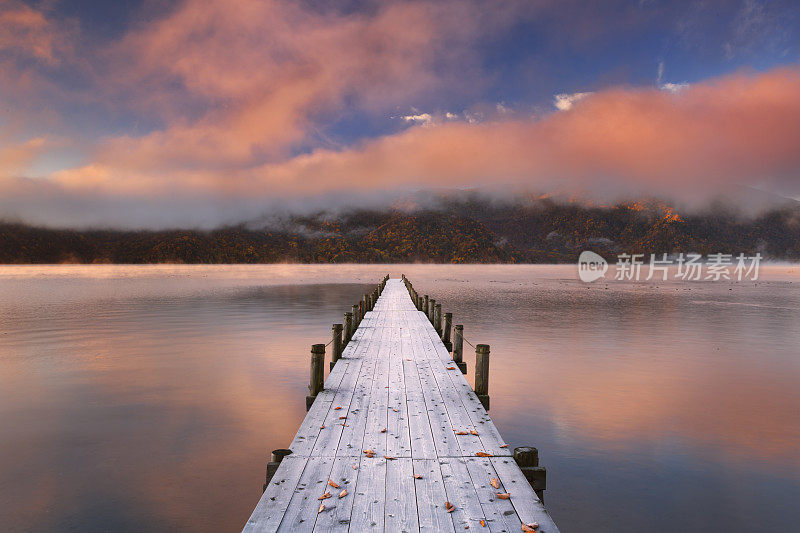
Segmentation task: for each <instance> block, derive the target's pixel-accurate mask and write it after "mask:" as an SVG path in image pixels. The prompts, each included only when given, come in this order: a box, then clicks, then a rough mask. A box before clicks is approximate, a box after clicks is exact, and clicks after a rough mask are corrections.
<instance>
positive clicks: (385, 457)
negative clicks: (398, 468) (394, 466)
mask: <svg viewBox="0 0 800 533" xmlns="http://www.w3.org/2000/svg"><path fill="white" fill-rule="evenodd" d="M383 458H384V459H388V460H389V461H394V460H395V459H397V457H392V456H391V455H384V456H383Z"/></svg>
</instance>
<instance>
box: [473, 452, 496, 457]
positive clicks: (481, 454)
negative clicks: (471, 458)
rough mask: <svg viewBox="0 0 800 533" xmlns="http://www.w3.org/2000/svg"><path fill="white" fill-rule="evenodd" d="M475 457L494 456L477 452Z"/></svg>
mask: <svg viewBox="0 0 800 533" xmlns="http://www.w3.org/2000/svg"><path fill="white" fill-rule="evenodd" d="M475 455H477V456H478V457H491V456H492V454H490V453H486V452H476V453H475Z"/></svg>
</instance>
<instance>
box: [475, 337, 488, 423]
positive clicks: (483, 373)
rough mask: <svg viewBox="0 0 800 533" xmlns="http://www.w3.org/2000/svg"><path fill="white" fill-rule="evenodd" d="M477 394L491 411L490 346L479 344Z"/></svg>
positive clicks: (476, 377)
mask: <svg viewBox="0 0 800 533" xmlns="http://www.w3.org/2000/svg"><path fill="white" fill-rule="evenodd" d="M475 394H477V395H478V399H479V400H480V401H481V403H482V404H483V408H484V409H486V410H487V411H488V410H489V345H488V344H479V345H477V346H476V347H475Z"/></svg>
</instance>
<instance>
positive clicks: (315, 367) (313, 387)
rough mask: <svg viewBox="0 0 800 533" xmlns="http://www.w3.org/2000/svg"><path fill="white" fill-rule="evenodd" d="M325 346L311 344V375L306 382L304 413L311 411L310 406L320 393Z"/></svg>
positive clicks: (323, 373) (323, 374)
mask: <svg viewBox="0 0 800 533" xmlns="http://www.w3.org/2000/svg"><path fill="white" fill-rule="evenodd" d="M324 365H325V345H324V344H313V345H312V346H311V374H310V378H309V381H308V392H309V394H308V396H306V411H308V410H309V409H311V404H313V403H314V400H315V399H316V397H317V394H319V393H320V391H322V388H323V381H324V377H325V368H324Z"/></svg>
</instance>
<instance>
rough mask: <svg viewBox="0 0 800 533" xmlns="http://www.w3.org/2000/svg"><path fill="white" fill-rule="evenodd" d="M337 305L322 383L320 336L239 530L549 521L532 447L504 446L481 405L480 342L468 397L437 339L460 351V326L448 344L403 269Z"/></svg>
mask: <svg viewBox="0 0 800 533" xmlns="http://www.w3.org/2000/svg"><path fill="white" fill-rule="evenodd" d="M429 304H430V306H429V307H428V305H429ZM426 307H427V311H428V312H427V313H426ZM347 315H348V316H347V317H346V322H347V319H348V318H349V319H350V320H349V322H347V323H346V324H345V325H344V326H342V327H339V328H337V327H336V326H338V324H337V325H334V328H333V341H332V343H330V344H332V345H333V346H332V351H333V352H334V353H333V357H332V359H333V361H332V362H333V365H332V369H331V372H330V375H329V376H328V379H327V381H325V383H324V385H323V384H322V382H321V380H322V370H323V369H324V352H325V345H314V347H313V348H312V367H311V376H310V377H311V385H310V387H309V392H310V394H309V397H308V399H307V407H308V409H309V411H308V414H307V416H306V418H305V419H304V420H303V423H302V425H301V426H300V429H299V430H298V431H297V435H296V436H295V437H294V440H293V441H292V443H291V444H290V446H289V449H287V450H276V451H275V452H273V456H272V461H271V462H270V464H269V465H268V467H267V483H266V484H265V490H264V494H263V495H262V497H261V500H260V501H259V502H258V505H257V506H256V508H255V510H254V511H253V514H252V516H251V517H250V519H249V520H248V521H247V523H246V525H245V527H244V531H248V532H250V531H253V532H255V531H259V532H260V531H309V532H310V531H324V532H327V531H351V532H360V531H389V532H402V531H462V530H464V529H470V530H476V531H493V532H494V531H508V532H512V531H514V532H516V531H541V532H543V533H550V532H554V531H558V529H557V527H556V525H555V524H554V523H553V520H552V519H551V517H550V515H549V514H548V513H547V511H546V510H545V508H544V505H543V504H542V502H541V500H540V498H539V497H537V494H536V491H535V490H534V488H537V489H538V491H539V494H541V489H542V488H543V486H540V487H536V483H537V480H540V481H543V476H542V475H543V474H544V469H543V468H540V467H538V455H537V452H536V450H535V448H517V449H516V450H512V449H510V447H509V446H508V445H507V444H506V443H505V441H504V440H503V438H502V437H501V436H500V433H499V432H498V431H497V428H496V427H495V425H494V423H493V422H492V420H491V419H490V418H489V415H488V414H487V411H486V409H485V408H484V405H487V406H488V368H489V366H488V363H489V347H488V346H485V345H478V346H477V357H476V360H477V363H478V365H479V368H478V376H477V379H478V380H479V381H478V382H477V386H478V387H479V388H483V390H481V391H479V392H480V393H481V396H483V397H482V398H479V396H478V395H477V394H476V393H475V391H473V389H472V388H471V387H470V385H469V383H468V382H467V380H466V379H465V378H464V375H463V374H462V368H463V367H464V363H463V362H462V353H461V352H458V353H456V355H455V357H456V359H457V360H454V356H451V355H450V353H449V352H448V349H447V348H446V347H445V342H443V339H444V337H445V334H446V336H447V339H446V342H447V343H448V344H452V345H453V346H454V348H453V349H454V350H455V349H456V348H458V349H459V350H460V349H461V347H462V346H463V338H462V337H461V335H463V328H461V327H459V326H456V335H455V336H454V338H453V341H454V342H452V343H451V342H450V325H451V324H450V317H449V316H448V317H446V318H447V320H445V325H444V327H443V326H442V322H441V318H442V314H441V307H440V304H433V302H429V301H428V296H425V297H424V299H423V298H422V297H420V296H419V295H418V294H417V293H416V291H415V290H414V289H413V286H412V285H411V284H410V282H408V281H407V280H406V279H405V278H403V279H388V276H387V278H386V279H384V280H383V281H382V282H381V283H380V284H379V286H378V288H377V289H376V290H375V291H374V292H373V293H372V294H370V295H365V296H364V299H363V300H362V301H361V302H360V303H359V305H358V306H353V309H352V313H347ZM447 315H449V313H448V314H447ZM437 329H438V330H439V331H437ZM445 329H446V331H444V330H445ZM337 335H339V338H340V339H341V340H340V342H339V343H338V347H337ZM341 346H344V348H343V349H341ZM337 350H341V353H337ZM459 363H460V364H459ZM290 450H291V451H290ZM515 456H516V457H515Z"/></svg>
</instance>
